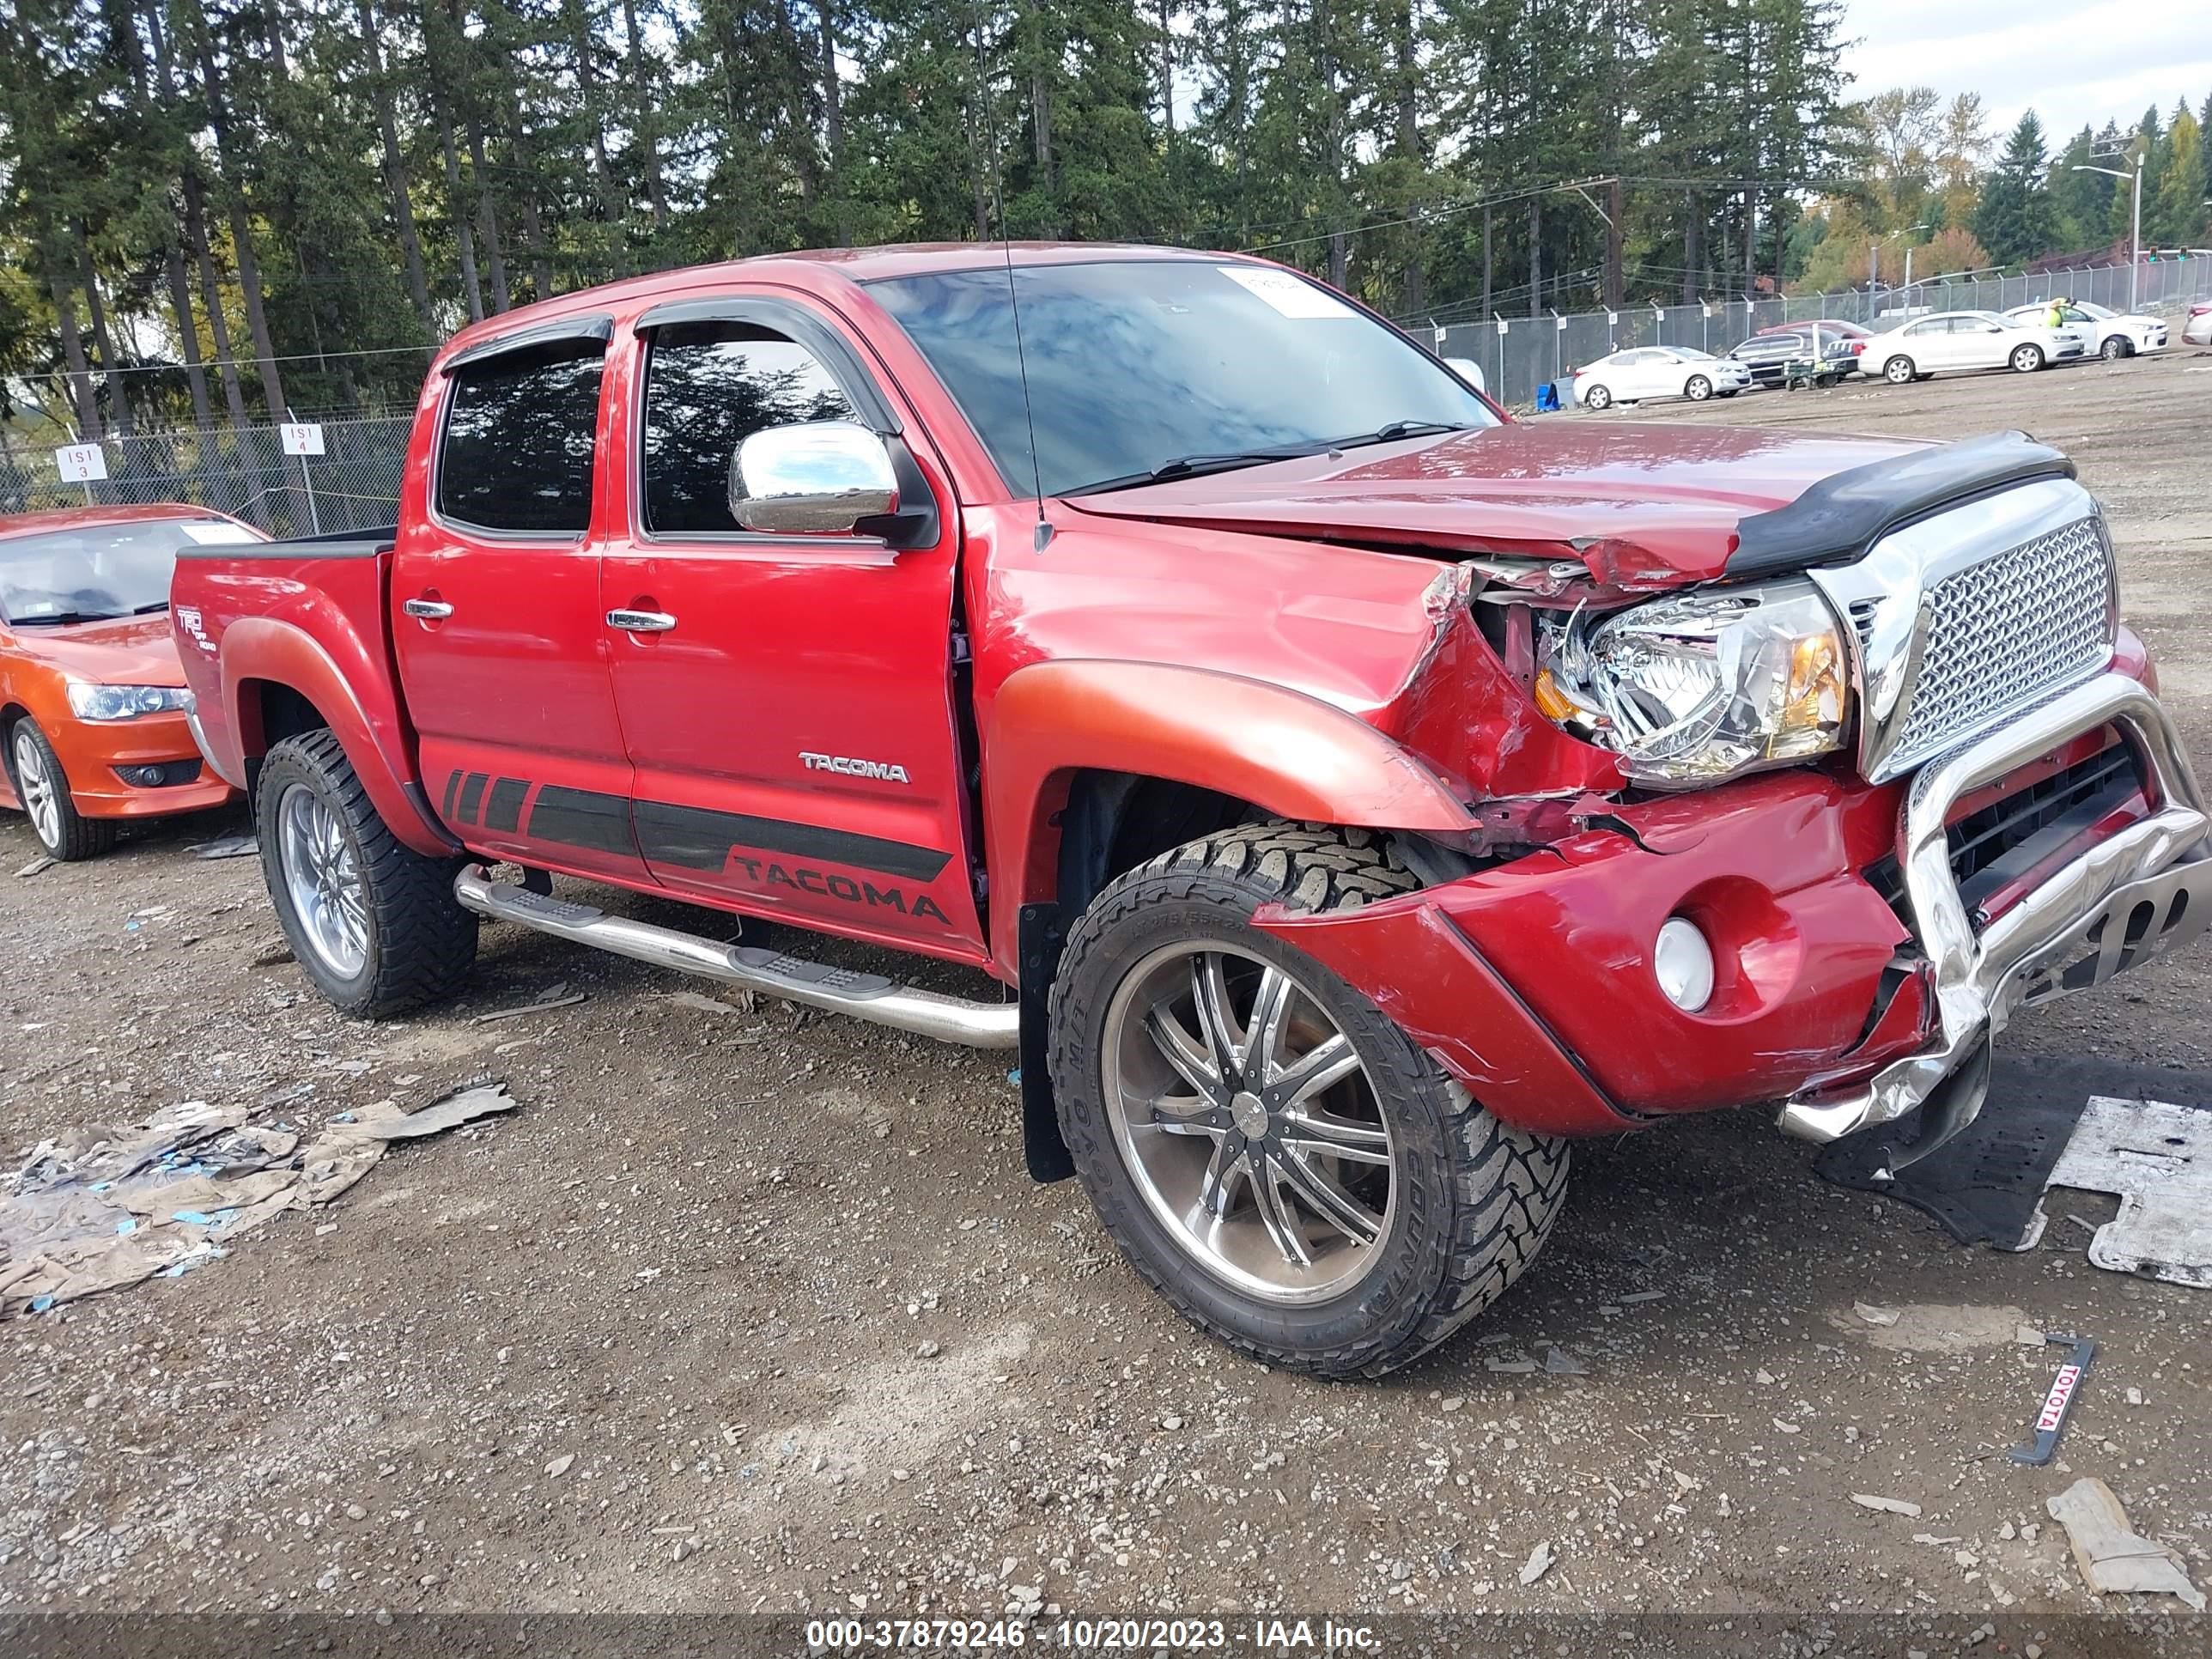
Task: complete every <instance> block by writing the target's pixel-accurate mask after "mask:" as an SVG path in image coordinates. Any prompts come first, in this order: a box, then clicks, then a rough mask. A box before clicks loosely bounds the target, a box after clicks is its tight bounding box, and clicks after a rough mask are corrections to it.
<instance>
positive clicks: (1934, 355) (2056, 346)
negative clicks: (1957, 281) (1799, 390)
mask: <svg viewBox="0 0 2212 1659" xmlns="http://www.w3.org/2000/svg"><path fill="white" fill-rule="evenodd" d="M2088 350H2089V331H2088V330H2087V329H2086V328H2082V327H2081V326H2079V325H2075V324H2072V323H2069V324H2066V325H2064V326H2063V327H2059V328H2052V327H2051V325H2049V324H2048V323H2045V322H2043V321H2040V320H2037V321H2032V322H2021V321H2019V320H2017V319H2014V318H2011V317H2006V316H2002V315H2001V314H1999V313H1996V312H1994V311H1939V312H1937V313H1935V314H1934V315H1933V316H1929V317H1916V318H1914V319H1912V320H1911V322H1909V323H1907V324H1905V326H1904V327H1902V328H1895V329H1892V330H1890V331H1888V332H1887V333H1886V334H1878V335H1876V336H1875V337H1874V338H1873V339H1871V340H1869V341H1868V342H1867V348H1866V350H1865V351H1864V352H1863V353H1861V354H1860V357H1859V361H1860V362H1862V363H1863V364H1864V365H1866V368H1867V372H1869V373H1872V374H1880V375H1881V378H1882V379H1883V380H1887V381H1888V382H1889V383H1890V384H1891V385H1892V386H1903V385H1904V384H1905V382H1906V381H1907V380H1926V379H1927V378H1928V377H1929V375H1930V374H1935V373H1936V371H1937V370H1939V369H1951V368H2009V369H2013V370H2015V372H2017V373H2019V374H2033V373H2034V372H2035V371H2036V370H2037V369H2039V368H2046V367H2048V366H2049V365H2051V364H2052V363H2063V362H2072V361H2074V360H2075V359H2076V358H2079V357H2081V356H2086V355H2087V352H2088Z"/></svg>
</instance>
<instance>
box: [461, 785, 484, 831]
mask: <svg viewBox="0 0 2212 1659" xmlns="http://www.w3.org/2000/svg"><path fill="white" fill-rule="evenodd" d="M489 781H491V780H490V777H489V775H488V774H486V773H483V772H471V773H470V774H469V781H467V782H466V783H465V784H463V785H462V786H461V822H462V823H475V822H476V821H477V807H479V806H481V805H483V792H484V785H485V784H487V783H489Z"/></svg>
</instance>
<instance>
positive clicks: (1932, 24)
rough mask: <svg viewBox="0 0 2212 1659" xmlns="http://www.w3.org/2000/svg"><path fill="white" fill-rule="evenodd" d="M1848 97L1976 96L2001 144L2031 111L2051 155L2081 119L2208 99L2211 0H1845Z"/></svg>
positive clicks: (2126, 116) (2125, 117) (2126, 117)
mask: <svg viewBox="0 0 2212 1659" xmlns="http://www.w3.org/2000/svg"><path fill="white" fill-rule="evenodd" d="M1853 37H1856V38H1857V41H1858V44H1857V46H1852V47H1850V49H1849V50H1847V51H1846V52H1844V69H1845V70H1846V71H1848V72H1849V73H1850V75H1851V76H1853V77H1854V79H1855V80H1856V82H1857V85H1856V86H1855V87H1854V88H1852V89H1851V95H1852V96H1855V97H1862V98H1863V97H1865V96H1867V95H1868V94H1870V93H1876V92H1880V91H1881V90H1883V89H1884V88H1888V87H1894V86H1930V87H1934V88H1936V90H1937V91H1938V92H1940V93H1942V94H1944V95H1945V96H1946V97H1948V96H1949V95H1950V94H1953V93H1954V92H1978V93H1980V94H1982V97H1983V98H1984V100H1986V101H1987V103H1988V105H1989V107H1990V130H1991V131H1992V132H1994V133H1995V134H1996V136H1997V137H2000V138H2002V137H2003V135H2004V134H2005V133H2006V132H2007V131H2010V129H2011V127H2012V125H2013V124H2014V123H2015V121H2017V120H2019V119H2020V114H2021V111H2022V110H2024V109H2028V108H2031V107H2032V108H2033V110H2034V111H2035V112H2036V113H2037V114H2038V115H2039V116H2040V117H2042V118H2043V125H2044V129H2045V131H2046V132H2048V133H2050V134H2051V137H2052V141H2053V142H2052V148H2053V149H2056V148H2057V145H2058V144H2059V143H2063V142H2064V141H2065V139H2066V138H2068V137H2071V136H2072V135H2073V134H2074V133H2075V132H2077V131H2080V130H2081V125H2082V124H2083V123H2085V122H2087V123H2088V124H2090V125H2094V126H2098V127H2101V126H2103V125H2104V124H2105V122H2106V119H2107V118H2114V117H2117V118H2120V119H2121V120H2122V121H2123V122H2132V121H2134V120H2136V118H2139V117H2140V116H2141V115H2142V112H2143V107H2144V106H2145V105H2147V104H2153V103H2154V104H2156V105H2157V106H2158V107H2159V110H2160V113H2161V114H2168V113H2171V112H2172V109H2173V103H2174V100H2176V99H2177V98H2186V99H2187V100H2189V106H2190V108H2191V109H2193V110H2201V109H2202V108H2203V104H2204V96H2205V94H2207V93H2208V92H2212V0H2087V3H2083V4H2071V3H2061V0H1844V38H1845V39H1846V40H1850V39H1851V38H1853Z"/></svg>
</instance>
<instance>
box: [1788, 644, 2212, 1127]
mask: <svg viewBox="0 0 2212 1659" xmlns="http://www.w3.org/2000/svg"><path fill="white" fill-rule="evenodd" d="M2106 725H2110V726H2115V727H2117V728H2118V731H2119V733H2120V736H2121V738H2122V739H2123V740H2124V742H2126V743H2127V744H2129V746H2130V748H2131V749H2132V750H2134V751H2135V755H2136V763H2137V765H2138V767H2139V769H2140V770H2141V773H2142V780H2143V783H2144V786H2145V793H2146V795H2147V797H2148V799H2149V801H2150V803H2151V811H2150V812H2149V814H2148V816H2147V817H2143V818H2142V819H2140V820H2138V821H2137V822H2136V823H2131V824H2130V825H2129V826H2128V827H2127V828H2126V829H2123V830H2121V831H2119V832H2118V834H2116V835H2113V836H2108V837H2107V838H2106V839H2105V840H2103V841H2100V842H2097V843H2096V844H2095V845H2094V846H2093V847H2090V848H2087V850H2085V851H2084V852H2083V853H2082V854H2081V856H2080V857H2078V858H2076V859H2075V860H2071V861H2070V862H2069V863H2068V864H2067V865H2065V866H2063V868H2062V869H2060V870H2059V871H2057V872H2056V873H2055V874H2053V875H2052V876H2051V878H2050V879H2048V880H2047V881H2045V882H2044V883H2042V884H2040V885H2039V886H2038V887H2037V888H2036V889H2035V890H2033V892H2031V893H2029V894H2027V896H2025V897H2023V898H2022V899H2021V901H2020V902H2018V903H2017V904H2015V905H2014V906H2013V907H2012V908H2010V909H2008V910H2007V911H2006V912H2005V913H2004V914H2003V915H2000V916H1999V917H1997V918H1996V921H1992V922H1990V924H1989V925H1988V927H1984V929H1983V930H1982V932H1981V933H1980V934H1979V935H1977V934H1976V933H1975V932H1974V930H1973V927H1972V924H1971V922H1970V921H1968V918H1967V915H1966V905H1965V904H1964V902H1962V901H1961V900H1960V896H1959V888H1958V884H1957V882H1956V881H1955V880H1954V879H1953V877H1952V874H1951V858H1950V848H1949V843H1948V837H1947V835H1946V825H1947V820H1948V818H1949V817H1950V816H1951V811H1952V809H1953V807H1954V805H1956V804H1957V803H1958V802H1959V801H1960V799H1963V798H1964V797H1965V796H1967V795H1969V794H1971V793H1973V792H1974V791H1975V790H1977V789H1979V788H1981V787H1983V786H1984V785H1985V784H1989V783H1993V782H1995V781H1996V780H1997V779H1999V778H2002V777H2003V776H2004V775H2006V774H2007V773H2008V772H2011V771H2013V770H2015V769H2017V768H2019V767H2021V766H2024V765H2026V764H2027V763H2029V762H2031V761H2033V760H2035V759H2036V758H2038V757H2040V756H2042V755H2045V754H2048V753H2049V752H2050V751H2051V750H2053V749H2055V748H2057V747H2058V746H2059V745H2060V744H2063V743H2065V742H2066V741H2067V740H2068V739H2069V738H2075V737H2078V736H2079V735H2081V733H2082V732H2093V731H2095V730H2096V729H2097V728H2098V727H2100V726H2106ZM2208 830H2212V819H2208V817H2207V816H2206V811H2205V805H2204V798H2203V793H2202V792H2201V791H2200V790H2199V788H2198V787H2197V776H2196V774H2195V773H2194V772H2193V771H2192V770H2191V767H2190V764H2189V757H2188V756H2187V754H2186V753H2185V752H2184V750H2183V749H2182V747H2181V741H2180V738H2179V734H2177V733H2176V732H2175V731H2174V728H2173V722H2172V719H2171V718H2170V717H2169V716H2168V715H2167V714H2166V709H2165V707H2164V706H2163V705H2162V704H2161V703H2160V702H2159V700H2158V698H2157V696H2155V695H2154V694H2153V693H2152V691H2151V690H2149V688H2148V687H2147V686H2145V685H2144V684H2142V682H2140V681H2138V680H2134V679H2130V678H2128V677H2127V676H2126V675H2124V674H2119V673H2112V672H2106V673H2102V674H2100V675H2098V676H2096V677H2095V678H2093V679H2089V680H2087V681H2084V682H2083V683H2082V684H2079V685H2076V686H2074V687H2072V688H2071V689H2070V690H2066V691H2063V692H2060V693H2058V694H2057V695H2056V696H2052V697H2051V698H2049V699H2048V700H2046V701H2045V702H2042V703H2040V704H2039V705H2037V706H2036V707H2035V708H2032V709H2030V710H2029V711H2028V712H2027V713H2026V714H2021V715H2020V716H2019V717H2018V718H2016V719H2015V720H2011V721H2008V723H2007V724H2006V725H2005V726H2002V728H2000V729H1999V730H1997V731H1996V732H1991V733H1990V734H1989V735H1988V736H1986V737H1984V738H1979V739H1977V740H1975V741H1973V742H1971V743H1968V744H1964V745H1962V746H1961V747H1960V748H1958V749H1955V750H1952V751H1951V753H1949V754H1948V755H1946V756H1942V757H1939V758H1937V759H1936V760H1933V761H1930V762H1929V763H1928V764H1927V765H1925V766H1923V768H1921V769H1920V770H1919V771H1918V772H1917V774H1916V775H1914V777H1913V780H1912V783H1911V788H1910V791H1909V793H1908V794H1907V796H1906V799H1905V806H1904V808H1903V810H1902V811H1901V812H1900V813H1899V826H1898V841H1897V862H1898V867H1899V869H1900V870H1901V871H1902V872H1904V877H1905V909H1906V911H1907V913H1908V915H1909V917H1910V919H1911V927H1912V932H1913V935H1914V937H1915V939H1917V941H1918V943H1919V945H1920V949H1921V951H1922V953H1923V956H1924V957H1926V958H1927V961H1928V963H1929V966H1930V967H1931V968H1932V969H1933V971H1934V975H1935V984H1936V1013H1937V1027H1938V1029H1937V1034H1936V1038H1935V1041H1934V1042H1933V1043H1932V1044H1931V1045H1930V1046H1929V1048H1927V1049H1925V1050H1923V1052H1921V1053H1919V1054H1910V1055H1907V1056H1906V1057H1905V1059H1903V1060H1894V1061H1893V1062H1891V1063H1890V1064H1889V1065H1888V1066H1884V1067H1883V1068H1882V1069H1881V1071H1880V1072H1878V1073H1875V1076H1874V1078H1873V1079H1871V1080H1870V1081H1869V1082H1867V1083H1864V1084H1861V1085H1857V1086H1855V1087H1854V1088H1851V1089H1850V1090H1848V1091H1844V1092H1842V1093H1830V1094H1826V1095H1818V1096H1798V1097H1795V1098H1793V1099H1791V1100H1790V1101H1789V1102H1787V1103H1785V1104H1784V1107H1783V1109H1782V1115H1781V1119H1780V1127H1781V1128H1782V1129H1783V1130H1784V1132H1785V1133H1790V1134H1793V1135H1797V1136H1800V1137H1802V1138H1803V1139H1808V1140H1820V1141H1827V1140H1834V1139H1838V1137H1840V1136H1843V1135H1847V1134H1851V1133H1855V1132H1857V1131H1858V1130H1861V1129H1867V1128H1871V1127H1875V1126H1876V1125H1878V1124H1883V1123H1890V1122H1893V1121H1896V1120H1897V1119H1899V1118H1901V1117H1904V1116H1905V1115H1906V1114H1908V1113H1910V1112H1912V1111H1915V1110H1917V1109H1920V1108H1921V1107H1923V1106H1926V1107H1928V1108H1929V1113H1928V1115H1927V1116H1926V1117H1925V1118H1923V1125H1922V1133H1921V1135H1920V1137H1919V1139H1917V1141H1916V1142H1915V1143H1914V1144H1913V1145H1912V1146H1911V1149H1910V1152H1905V1153H1896V1152H1893V1154H1892V1157H1891V1160H1890V1161H1891V1167H1892V1168H1900V1167H1902V1166H1903V1165H1904V1164H1907V1163H1910V1162H1911V1161H1913V1160H1914V1159H1916V1158H1921V1157H1924V1156H1925V1155H1926V1154H1927V1153H1928V1152H1932V1151H1933V1150H1935V1147H1936V1146H1939V1145H1941V1144H1942V1141H1944V1140H1946V1139H1949V1138H1950V1137H1951V1136H1952V1135H1954V1134H1955V1133H1958V1132H1959V1131H1960V1129H1962V1128H1964V1127H1966V1125H1967V1124H1968V1123H1970V1122H1972V1121H1973V1118H1974V1115H1976V1114H1977V1113H1978V1112H1979V1111H1980V1109H1981V1106H1982V1100H1983V1097H1984V1094H1985V1092H1986V1090H1987V1084H1988V1076H1989V1068H1988V1064H1987V1050H1988V1045H1989V1042H1990V1038H1991V1037H1993V1036H1996V1034H1997V1033H1998V1032H2000V1031H2002V1030H2003V1029H2004V1028H2005V1026H2006V1024H2008V1021H2009V1020H2010V1019H2011V1018H2012V1015H2013V1013H2014V1012H2015V1011H2016V1010H2018V1009H2020V1008H2021V1007H2025V1006H2030V1005H2032V1004H2034V1003H2039V1002H2045V1001H2049V1000H2051V999H2052V998H2054V997H2058V996H2063V995H2065V994H2068V993H2069V992H2072V991H2077V990H2087V989H2088V988H2089V987H2091V986H2093V985H2100V984H2102V983H2103V982H2104V981H2106V980H2107V979H2110V978H2112V976H2113V975H2115V974H2118V973H2122V972H2124V971H2126V970H2127V969H2130V968H2134V967H2136V966H2138V965H2140V964H2141V963H2143V962H2145V961H2148V959H2149V958H2150V957H2153V956H2155V955H2157V954H2158V953H2159V952H2160V951H2165V950H2168V949H2171V948H2172V947H2173V946H2175V945H2181V944H2184V943H2185V942H2186V941H2187V940H2189V939H2192V938H2194V937H2195V936H2196V935H2197V934H2198V933H2202V932H2203V930H2204V928H2205V927H2206V925H2207V924H2208V923H2209V922H2212V849H2208V848H2207V847H2206V846H2205V844H2204V843H2205V841H2206V836H2207V833H2208Z"/></svg>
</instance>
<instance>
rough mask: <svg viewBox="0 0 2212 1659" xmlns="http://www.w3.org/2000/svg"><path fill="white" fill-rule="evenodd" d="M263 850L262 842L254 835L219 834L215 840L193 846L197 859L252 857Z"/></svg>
mask: <svg viewBox="0 0 2212 1659" xmlns="http://www.w3.org/2000/svg"><path fill="white" fill-rule="evenodd" d="M260 850H261V843H260V842H259V841H258V839H256V838H255V837H254V836H216V839H215V840H213V841H208V842H201V843H200V844H199V845H198V846H197V847H195V848H192V856H193V857H194V858H196V859H243V858H251V857H252V856H253V855H254V854H257V853H258V852H259V851H260Z"/></svg>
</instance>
